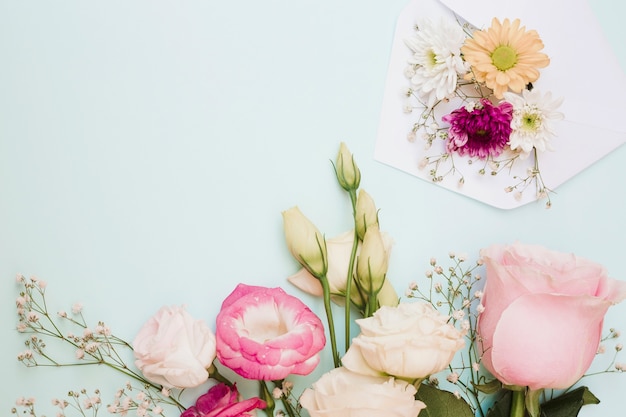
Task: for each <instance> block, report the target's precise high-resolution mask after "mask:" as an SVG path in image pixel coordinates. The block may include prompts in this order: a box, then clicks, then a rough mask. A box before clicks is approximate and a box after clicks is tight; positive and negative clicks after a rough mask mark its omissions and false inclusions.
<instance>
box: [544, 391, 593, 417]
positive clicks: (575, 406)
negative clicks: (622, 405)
mask: <svg viewBox="0 0 626 417" xmlns="http://www.w3.org/2000/svg"><path fill="white" fill-rule="evenodd" d="M599 403H600V400H599V399H598V398H597V397H596V396H595V395H593V394H592V393H591V391H589V388H587V387H579V388H576V389H575V390H572V391H570V392H568V393H566V394H563V395H560V396H558V397H556V398H554V399H552V400H550V401H546V402H545V403H544V404H543V405H542V406H541V417H576V416H578V413H579V412H580V409H581V408H582V407H583V405H588V404H599Z"/></svg>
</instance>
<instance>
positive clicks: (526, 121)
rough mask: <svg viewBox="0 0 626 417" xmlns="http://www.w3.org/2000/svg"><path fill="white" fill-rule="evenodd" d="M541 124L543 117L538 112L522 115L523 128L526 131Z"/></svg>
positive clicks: (533, 129)
mask: <svg viewBox="0 0 626 417" xmlns="http://www.w3.org/2000/svg"><path fill="white" fill-rule="evenodd" d="M540 124H541V119H540V118H539V115H538V114H537V113H525V114H524V117H522V129H524V130H526V131H535V130H537V129H538V128H539V125H540Z"/></svg>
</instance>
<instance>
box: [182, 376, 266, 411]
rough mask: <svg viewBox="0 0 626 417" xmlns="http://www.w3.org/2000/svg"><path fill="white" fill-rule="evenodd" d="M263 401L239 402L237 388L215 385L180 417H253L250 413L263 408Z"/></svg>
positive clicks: (249, 400)
mask: <svg viewBox="0 0 626 417" xmlns="http://www.w3.org/2000/svg"><path fill="white" fill-rule="evenodd" d="M265 407H266V404H265V401H263V400H261V399H259V398H257V397H254V398H250V399H247V400H244V401H239V393H238V392H237V387H236V386H235V385H233V386H232V387H229V386H228V385H226V384H217V385H215V386H213V387H211V388H210V389H209V391H208V392H207V393H206V394H203V395H201V396H200V397H198V399H197V400H196V405H193V406H191V407H189V408H188V409H186V410H185V411H183V413H182V414H181V415H180V417H238V416H254V415H255V414H253V413H251V412H250V411H252V410H255V409H257V408H261V409H263V408H265Z"/></svg>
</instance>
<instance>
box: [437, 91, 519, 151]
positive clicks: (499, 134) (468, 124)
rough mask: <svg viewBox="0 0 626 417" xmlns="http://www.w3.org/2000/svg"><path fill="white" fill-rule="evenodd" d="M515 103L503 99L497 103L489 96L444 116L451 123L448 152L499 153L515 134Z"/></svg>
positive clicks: (445, 120)
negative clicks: (491, 100)
mask: <svg viewBox="0 0 626 417" xmlns="http://www.w3.org/2000/svg"><path fill="white" fill-rule="evenodd" d="M512 118H513V106H512V105H511V104H510V103H507V102H502V103H500V104H499V105H498V106H494V105H493V104H491V102H490V101H489V100H487V99H481V100H480V102H478V103H468V105H466V106H464V107H461V108H458V109H456V110H454V111H453V112H452V113H450V114H448V115H446V116H444V117H443V118H442V120H443V121H444V122H446V123H449V124H450V128H449V129H448V142H447V144H446V148H447V150H448V152H457V153H458V154H459V155H469V156H471V157H478V158H480V159H485V158H487V157H489V156H498V155H500V153H501V152H502V150H503V149H504V147H505V146H506V144H507V142H508V140H509V136H510V135H511V119H512Z"/></svg>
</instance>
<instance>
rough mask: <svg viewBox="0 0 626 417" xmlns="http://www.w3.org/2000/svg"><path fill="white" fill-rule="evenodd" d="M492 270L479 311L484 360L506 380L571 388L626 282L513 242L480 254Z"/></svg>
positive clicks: (580, 261) (560, 255)
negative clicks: (480, 312)
mask: <svg viewBox="0 0 626 417" xmlns="http://www.w3.org/2000/svg"><path fill="white" fill-rule="evenodd" d="M481 255H482V257H483V260H484V262H485V265H486V267H487V281H486V284H485V291H484V295H483V299H482V304H483V305H484V307H485V310H484V312H483V313H482V314H481V315H480V316H479V321H478V333H479V336H480V337H481V338H482V347H483V351H484V353H483V358H482V361H483V364H484V365H485V367H486V368H487V369H488V370H489V371H490V372H491V373H492V374H493V375H494V376H495V377H496V378H498V379H499V380H500V381H501V382H502V383H504V384H507V385H518V386H528V387H530V389H532V390H537V389H541V388H567V387H569V386H571V385H572V384H574V383H575V382H576V381H578V379H580V377H581V376H582V375H583V374H584V373H585V371H586V370H587V369H588V368H589V365H590V364H591V362H592V360H593V358H594V356H595V354H596V352H597V350H598V345H599V342H600V338H601V332H602V322H603V319H604V315H605V313H606V311H607V310H608V308H609V307H610V306H611V305H612V304H616V303H618V302H620V301H622V300H624V299H625V298H626V282H621V281H616V280H613V279H610V278H608V277H607V272H606V270H605V269H604V268H603V267H602V266H600V265H598V264H595V263H593V262H590V261H587V260H585V259H581V258H578V257H576V256H574V255H572V254H566V253H559V252H554V251H550V250H548V249H545V248H543V247H541V246H536V245H524V244H520V243H516V244H514V245H511V246H501V245H494V246H491V247H489V248H487V249H483V251H482V252H481Z"/></svg>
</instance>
